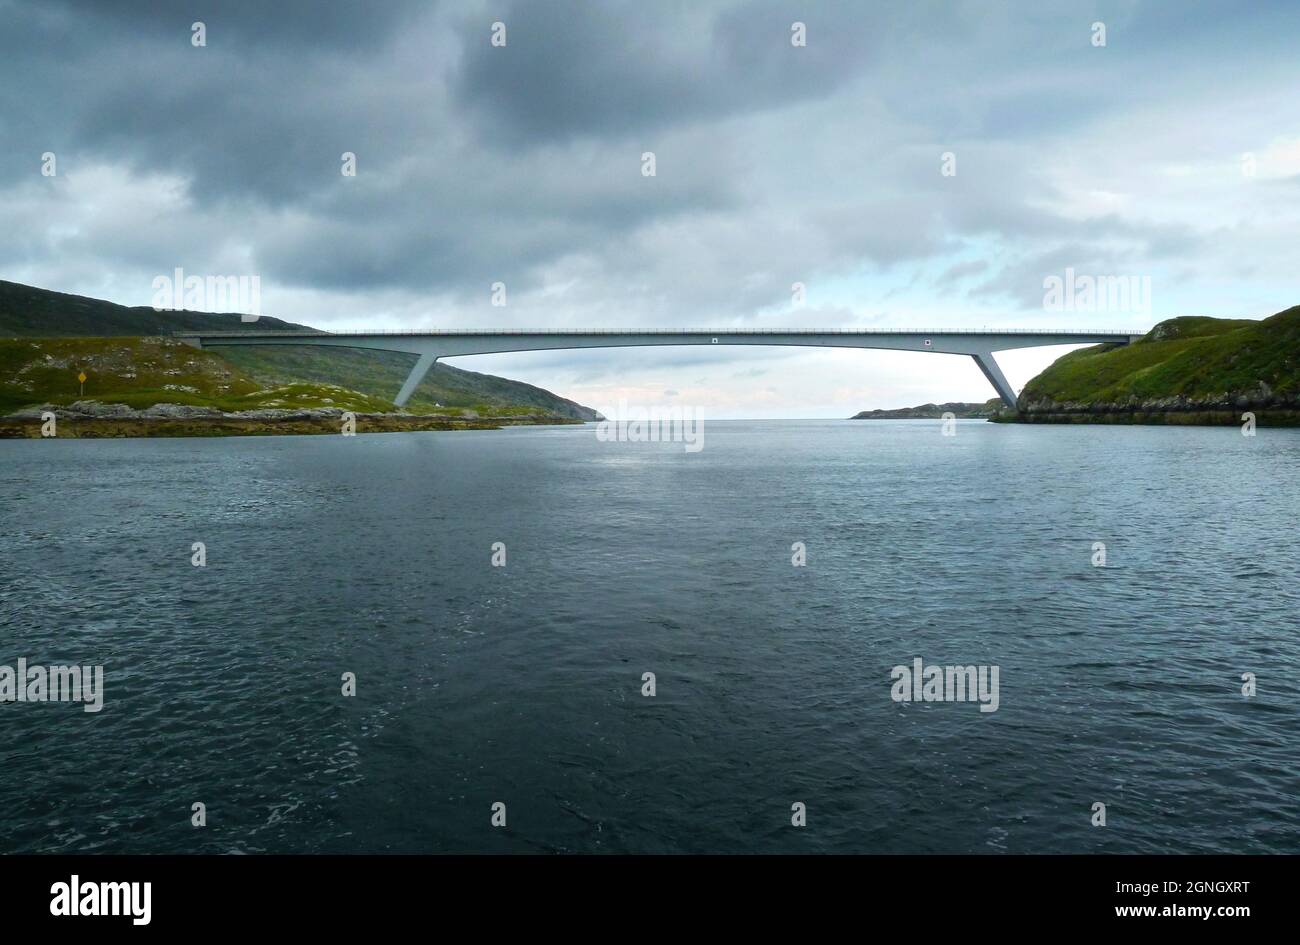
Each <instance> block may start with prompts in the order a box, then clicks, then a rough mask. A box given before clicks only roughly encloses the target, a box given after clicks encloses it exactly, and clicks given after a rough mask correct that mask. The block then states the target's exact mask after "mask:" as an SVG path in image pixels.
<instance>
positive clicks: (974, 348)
mask: <svg viewBox="0 0 1300 945" xmlns="http://www.w3.org/2000/svg"><path fill="white" fill-rule="evenodd" d="M176 334H177V336H178V337H180V338H181V339H182V340H184V341H186V342H188V343H189V344H192V345H195V346H196V347H199V348H212V347H218V346H230V345H329V346H334V347H343V348H370V349H374V350H379V351H404V352H408V353H410V354H414V355H417V360H416V362H415V366H414V367H413V368H412V369H411V373H410V376H408V377H407V379H406V383H404V384H403V385H402V389H401V391H399V392H398V394H397V398H396V400H395V401H394V403H396V404H397V405H398V406H399V407H401V406H404V405H405V404H406V402H407V401H408V400H410V399H411V395H412V394H413V393H415V388H416V387H417V386H418V385H419V383H420V381H422V380H423V379H424V375H425V374H427V373H428V371H429V368H431V367H433V365H434V363H435V362H436V361H437V360H438V359H439V358H458V357H462V356H464V355H470V354H502V353H505V352H510V351H553V350H557V349H564V348H627V347H649V346H659V345H785V346H797V347H814V348H880V349H887V350H895V351H925V352H930V353H933V354H964V355H968V356H969V357H971V358H974V360H975V363H976V364H978V365H979V368H980V370H981V371H983V372H984V376H985V377H987V378H988V380H989V383H990V384H992V385H993V387H994V389H995V390H996V391H997V392H998V393H999V394H1000V395H1001V396H1002V399H1003V400H1004V401H1005V402H1006V403H1007V404H1008V405H1009V406H1011V407H1014V406H1015V405H1016V393H1015V391H1014V390H1013V389H1012V387H1011V385H1010V384H1009V383H1008V382H1007V379H1006V377H1005V376H1004V375H1003V374H1002V369H1001V368H999V367H998V363H997V361H996V360H994V358H993V353H994V352H995V351H1007V350H1010V349H1013V348H1037V347H1044V346H1047V345H1095V344H1129V343H1130V342H1132V341H1136V340H1137V339H1138V338H1140V337H1141V336H1142V334H1143V333H1142V332H1139V331H1098V330H1082V331H1070V330H1059V329H1058V330H1042V329H1005V330H983V331H949V330H935V331H919V330H916V329H906V330H901V331H887V330H883V329H881V330H878V329H868V330H847V329H846V330H834V329H832V330H829V331H817V330H811V329H799V330H767V329H748V330H746V329H739V330H738V329H730V330H728V329H719V330H716V331H699V330H692V331H479V330H469V329H466V330H454V329H453V330H443V331H334V332H321V331H215V332H188V331H187V332H177V333H176Z"/></svg>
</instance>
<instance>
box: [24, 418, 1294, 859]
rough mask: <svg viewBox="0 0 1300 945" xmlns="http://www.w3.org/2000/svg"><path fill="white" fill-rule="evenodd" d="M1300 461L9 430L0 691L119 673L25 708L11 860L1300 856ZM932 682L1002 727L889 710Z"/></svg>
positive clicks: (894, 430) (1032, 434)
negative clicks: (952, 671) (74, 669)
mask: <svg viewBox="0 0 1300 945" xmlns="http://www.w3.org/2000/svg"><path fill="white" fill-rule="evenodd" d="M1298 466H1300V431H1282V430H1267V429H1262V430H1260V431H1259V435H1258V436H1257V437H1255V438H1254V439H1249V438H1246V437H1243V436H1241V435H1240V433H1239V431H1238V430H1237V429H1235V428H1230V429H1205V428H1188V429H1176V428H1158V427H1154V428H1137V427H1134V428H1125V427H1114V428H1106V427H1008V426H998V425H994V424H987V423H978V422H970V423H961V424H960V425H959V428H958V435H957V436H955V437H943V436H941V435H940V432H939V424H938V423H937V422H934V421H931V422H925V421H917V422H902V421H900V422H867V421H859V422H850V421H827V422H821V421H808V422H767V423H741V422H736V423H722V422H719V423H711V424H709V425H708V426H707V428H706V436H705V448H704V450H703V451H702V452H699V453H686V452H685V451H684V450H683V449H682V446H681V445H680V444H627V443H601V442H598V441H597V439H596V436H595V432H594V429H593V427H591V426H586V427H556V428H520V429H510V430H502V431H486V432H454V433H408V434H386V435H374V436H358V437H351V438H345V437H330V436H318V437H300V438H291V437H284V438H281V437H274V438H238V439H201V440H154V441H149V440H113V441H74V440H64V441H59V440H48V441H0V525H2V526H3V527H2V529H0V664H8V665H14V664H15V663H16V660H17V659H18V658H19V657H26V658H27V659H28V661H29V662H31V663H40V664H47V665H48V664H59V663H67V662H76V663H80V664H95V663H100V664H103V665H104V667H105V673H106V690H107V691H106V700H105V707H104V709H103V711H102V712H100V713H98V714H90V713H85V712H83V711H82V710H81V709H80V708H79V707H77V706H74V705H68V704H30V703H21V704H19V703H0V721H2V723H3V733H4V738H3V740H2V741H0V811H2V812H3V815H2V816H0V850H2V851H104V852H109V851H112V852H152V851H159V852H172V851H205V852H228V851H245V852H256V851H364V852H383V851H400V852H423V851H428V852H435V851H484V852H495V851H649V852H662V851H745V850H755V851H835V852H852V851H863V852H931V851H957V852H989V853H992V852H1028V851H1044V852H1064V851H1109V852H1179V851H1188V852H1201V851H1287V852H1300V811H1298V807H1297V800H1296V791H1297V787H1298V786H1300V710H1298V709H1297V705H1298V701H1297V700H1298V699H1300V685H1298V684H1297V679H1298V678H1300V629H1298V624H1300V608H1298V607H1297V603H1298V601H1297V597H1298V596H1300V595H1297V591H1296V587H1297V575H1298V574H1300V534H1298V533H1297V527H1296V519H1297V510H1298V509H1300V485H1298V484H1297V483H1298V480H1297V476H1296V469H1297V467H1298ZM196 541H201V542H204V543H205V544H206V546H207V567H206V568H196V567H194V566H192V565H191V563H190V559H191V545H192V543H193V542H196ZM498 541H499V542H504V543H505V546H506V555H507V558H506V560H507V564H506V566H505V567H504V568H496V567H492V566H491V564H490V558H491V553H492V552H491V546H492V544H493V543H494V542H498ZM796 541H802V542H804V543H805V544H806V546H807V556H808V557H807V566H806V567H803V568H796V567H792V566H791V562H790V559H791V544H792V543H793V542H796ZM1097 541H1102V542H1105V544H1106V546H1107V559H1108V560H1107V565H1108V566H1107V567H1105V568H1095V567H1093V566H1092V564H1091V559H1092V557H1093V543H1094V542H1097ZM918 656H919V657H921V658H923V659H924V660H925V661H926V662H927V663H941V664H948V663H961V664H991V665H997V666H998V667H1000V706H999V708H998V710H997V711H996V712H993V713H984V714H982V713H980V712H979V711H978V710H977V707H976V706H975V705H973V704H958V703H932V704H900V703H895V702H894V701H892V700H891V698H890V688H891V680H890V670H891V668H892V667H893V666H894V665H896V664H910V662H911V661H912V659H913V658H914V657H918ZM345 672H352V673H355V674H356V677H357V695H356V697H355V698H345V697H343V696H342V695H341V693H340V686H341V681H340V680H341V676H342V674H343V673H345ZM644 672H653V673H655V674H656V683H657V695H656V696H655V697H654V698H645V697H643V696H642V695H641V686H642V673H644ZM1245 672H1252V673H1255V674H1257V676H1258V686H1259V693H1258V695H1257V696H1255V697H1254V698H1250V699H1248V698H1245V697H1243V696H1242V694H1241V685H1242V683H1241V675H1242V673H1245ZM196 801H202V802H203V803H205V804H206V805H207V810H208V826H207V827H206V828H203V829H197V828H194V827H192V826H191V825H190V816H191V805H192V804H193V803H194V802H196ZM495 801H503V802H505V803H506V805H507V823H508V825H507V827H506V828H504V829H498V828H493V827H492V826H491V825H490V823H489V818H490V813H491V812H490V806H491V805H492V804H493V802H495ZM1099 801H1100V802H1103V803H1105V804H1106V805H1107V815H1108V826H1107V827H1106V828H1104V829H1102V828H1094V827H1092V826H1091V825H1090V822H1089V821H1090V817H1091V807H1092V805H1093V804H1094V803H1095V802H1099ZM795 802H803V803H805V804H806V805H807V810H808V815H807V817H808V826H807V827H806V828H803V829H798V828H795V827H792V826H791V825H790V817H791V813H790V812H791V804H793V803H795Z"/></svg>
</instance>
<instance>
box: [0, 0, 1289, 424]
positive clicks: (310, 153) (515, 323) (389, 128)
mask: <svg viewBox="0 0 1300 945" xmlns="http://www.w3.org/2000/svg"><path fill="white" fill-rule="evenodd" d="M196 21H201V22H202V23H203V24H204V26H205V28H206V46H202V47H197V46H195V45H194V44H193V41H192V35H193V33H192V24H194V23H195V22H196ZM496 22H501V23H504V25H505V45H504V46H494V45H493V44H492V42H491V39H492V35H493V24H494V23H496ZM795 22H801V23H803V24H805V26H806V33H805V35H806V45H804V46H797V45H794V44H793V43H792V37H793V36H794V34H793V33H792V28H791V27H792V24H793V23H795ZM1098 22H1100V23H1104V24H1105V45H1098V44H1097V38H1098V31H1097V30H1096V28H1095V27H1094V23H1098ZM1297 37H1300V3H1294V2H1278V3H1266V2H1254V3H1244V2H1242V0H1224V2H1204V3H1197V2H1171V0H1163V2H1136V0H1125V2H1119V0H1115V2H1109V0H1108V2H1096V3H1090V2H1074V3H1068V4H1067V3H1062V4H1055V3H1050V2H1047V3H1045V2H1038V0H1034V2H1029V0H1026V2H1023V3H1008V4H999V3H996V2H991V0H982V2H970V3H966V2H960V0H936V2H925V0H909V2H898V0H888V2H867V0H861V2H837V0H806V2H796V0H754V2H751V0H735V2H722V0H720V2H716V3H708V2H699V0H692V2H668V0H655V2H652V0H635V2H627V3H623V2H614V0H602V2H592V3H587V4H583V3H551V2H543V0H520V2H509V0H493V2H491V3H477V2H455V3H451V2H446V3H428V2H421V3H417V2H405V0H374V2H369V3H352V2H346V3H345V2H317V0H275V2H271V0H208V2H199V0H195V2H181V0H171V2H169V0H39V2H32V3H26V2H16V0H0V222H2V223H3V226H2V227H0V277H2V278H6V279H11V280H14V281H18V282H25V283H30V284H34V285H38V286H43V287H47V288H51V289H57V290H60V291H65V292H74V293H79V294H84V295H90V296H96V297H100V298H106V299H110V300H112V301H115V302H121V303H124V304H130V305H147V304H150V303H151V301H152V299H153V295H154V289H153V280H154V278H155V277H156V276H158V275H160V274H170V273H171V272H172V271H173V270H174V269H175V268H177V267H182V268H184V270H185V271H186V273H191V274H200V275H216V274H219V275H241V274H247V275H256V276H258V277H259V278H260V280H261V306H262V311H263V312H264V313H265V314H268V315H276V316H279V317H283V318H287V319H290V320H294V321H301V322H306V323H309V324H312V325H315V326H318V327H322V328H360V327H374V328H420V327H460V328H473V327H483V328H496V327H507V328H632V327H646V326H651V327H656V328H679V327H696V328H709V327H728V326H734V327H742V326H752V327H800V328H854V327H860V328H868V327H916V328H930V327H954V328H958V327H1038V326H1043V327H1064V328H1112V327H1117V328H1129V327H1138V328H1146V327H1149V326H1150V325H1151V324H1153V323H1155V322H1156V321H1159V320H1161V319H1164V318H1169V317H1172V316H1175V315H1193V314H1196V315H1217V316H1233V317H1255V318H1258V317H1264V316H1267V315H1269V314H1272V313H1273V312H1276V311H1279V310H1281V309H1283V308H1287V307H1289V306H1291V305H1294V304H1297V303H1300V287H1298V286H1297V273H1298V272H1300V265H1297V256H1298V254H1300V250H1298V248H1297V236H1298V235H1300V199H1298V198H1300V55H1297V53H1296V49H1297V45H1296V44H1297ZM47 152H48V153H52V154H54V155H55V158H56V173H55V174H54V176H46V174H43V173H42V170H43V166H44V164H43V155H44V154H46V153H47ZM344 152H353V153H355V155H356V176H355V177H348V176H344V174H343V173H341V167H342V158H341V155H342V154H343V153H344ZM645 152H653V153H654V155H655V174H654V176H652V177H650V176H645V174H644V173H643V162H642V155H643V153H645ZM945 153H949V154H950V155H951V156H952V157H951V158H950V160H949V162H948V165H947V169H948V170H950V171H951V170H952V169H953V167H955V174H945V173H944V170H945V165H944V155H945ZM1067 267H1070V268H1073V269H1074V270H1075V271H1076V273H1078V274H1090V275H1104V276H1132V277H1135V278H1138V279H1141V278H1144V277H1145V278H1149V280H1150V306H1149V308H1146V309H1142V308H1139V307H1137V306H1136V305H1134V306H1132V307H1131V308H1130V310H1129V311H1123V312H1107V311H1053V310H1050V309H1048V308H1045V306H1044V280H1045V279H1047V278H1049V277H1051V276H1053V275H1057V276H1062V277H1063V276H1064V274H1065V271H1066V269H1067ZM494 282H502V283H504V284H505V286H506V302H507V304H506V305H505V306H504V307H494V306H493V305H492V297H491V296H492V284H493V283H494ZM795 283H803V284H804V285H805V286H806V297H805V298H804V300H803V301H802V302H799V301H797V300H795V299H794V298H793V292H792V286H793V285H794V284H795ZM1060 353H1061V349H1039V350H1037V351H1028V352H1009V353H1006V354H1003V355H1001V356H1000V361H1001V363H1002V364H1003V366H1004V369H1005V370H1006V373H1007V374H1008V376H1009V377H1010V379H1011V381H1012V383H1013V384H1014V385H1015V386H1017V387H1019V386H1021V385H1022V384H1023V383H1024V382H1025V381H1026V380H1028V379H1029V377H1031V376H1033V374H1035V373H1037V371H1038V370H1040V369H1041V368H1042V367H1043V366H1045V365H1046V364H1047V363H1050V361H1051V360H1052V359H1053V358H1054V357H1055V356H1057V355H1059V354H1060ZM451 363H453V364H456V365H458V366H460V367H465V368H469V369H471V370H479V371H486V372H489V373H496V374H502V375H505V376H507V377H514V378H518V379H521V380H526V381H529V382H531V383H535V384H539V385H541V386H543V387H546V388H548V389H551V390H554V391H556V392H557V393H561V394H563V395H565V396H569V397H572V398H574V399H576V400H578V401H580V402H582V403H586V404H589V405H592V406H595V407H597V408H599V409H603V410H605V411H606V412H607V413H608V412H611V411H612V409H613V408H615V407H616V405H617V404H618V402H619V401H620V400H626V401H627V402H629V403H631V404H637V405H651V404H668V403H680V404H684V405H691V406H697V407H700V408H702V409H703V410H704V411H705V412H706V415H708V416H717V417H723V416H728V417H757V416H768V417H812V416H845V415H847V414H849V413H852V412H854V411H857V410H860V409H864V408H869V407H891V406H902V405H911V404H917V403H923V402H926V401H945V400H981V401H982V400H985V399H987V398H988V397H990V396H992V395H993V391H992V390H991V388H990V387H989V386H988V384H987V382H986V381H985V380H984V378H983V376H982V375H981V374H980V372H979V371H978V369H977V368H976V367H975V365H974V364H973V363H972V362H971V361H970V359H969V358H959V357H948V356H940V355H925V354H909V353H902V352H870V351H801V350H799V349H785V348H757V349H755V348H712V347H710V348H707V349H693V348H664V349H625V350H614V351H608V350H607V351H581V352H544V353H535V354H517V355H509V356H506V355H499V356H484V357H479V358H464V359H459V360H456V361H452V362H451Z"/></svg>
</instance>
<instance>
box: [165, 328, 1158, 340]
mask: <svg viewBox="0 0 1300 945" xmlns="http://www.w3.org/2000/svg"><path fill="white" fill-rule="evenodd" d="M172 334H173V335H175V336H178V337H185V338H190V337H194V336H196V335H200V336H202V337H204V338H313V337H319V336H321V335H326V336H332V337H336V338H352V337H358V336H370V335H384V336H390V335H391V336H403V335H406V336H417V335H418V336H429V335H452V336H454V335H520V336H522V335H546V336H548V337H555V336H565V335H573V336H580V337H587V336H589V335H600V336H637V335H665V336H667V335H700V336H702V337H703V336H716V337H722V336H735V335H923V336H932V335H997V336H999V337H1000V336H1004V335H1071V336H1077V335H1086V336H1088V337H1092V336H1114V335H1123V336H1126V337H1131V336H1134V335H1145V334H1146V329H1127V328H1115V329H1104V328H1080V329H1069V328H972V329H955V328H683V329H680V330H674V329H665V328H646V329H640V330H636V329H618V330H597V331H582V330H578V329H560V330H554V331H547V330H544V329H542V330H538V329H533V330H528V329H500V328H498V329H480V328H430V329H424V330H421V329H392V328H387V329H373V330H359V331H320V330H315V329H301V330H290V331H286V330H270V331H173V332H172Z"/></svg>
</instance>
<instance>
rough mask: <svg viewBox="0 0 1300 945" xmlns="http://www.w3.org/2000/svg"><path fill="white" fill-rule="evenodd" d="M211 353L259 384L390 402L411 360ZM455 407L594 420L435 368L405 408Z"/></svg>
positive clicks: (394, 354) (338, 352) (495, 380)
mask: <svg viewBox="0 0 1300 945" xmlns="http://www.w3.org/2000/svg"><path fill="white" fill-rule="evenodd" d="M212 350H213V351H214V353H216V354H219V355H220V356H221V357H223V358H225V359H226V360H228V361H229V362H230V363H231V364H233V365H235V366H237V367H239V368H240V369H241V370H242V371H243V372H244V373H245V374H247V375H248V376H249V377H252V378H255V379H257V380H258V381H261V382H262V383H264V384H273V385H275V384H285V383H289V382H290V381H309V382H315V383H331V384H338V385H340V386H342V387H348V388H351V389H353V390H358V391H363V392H365V393H367V394H370V395H372V396H375V397H387V398H392V397H396V396H397V392H398V391H399V390H401V388H402V382H403V381H405V380H406V376H407V375H408V374H409V373H410V372H411V367H412V366H413V365H414V364H415V361H416V356H415V355H413V354H404V353H402V352H400V351H367V350H364V349H362V348H322V347H314V346H311V345H303V346H297V345H283V346H281V345H276V346H274V347H272V346H269V345H268V346H267V347H264V348H244V347H239V348H233V347H232V348H214V349H212ZM438 405H441V406H442V407H459V408H463V409H471V410H476V411H478V412H483V411H484V410H485V409H487V408H491V407H496V408H499V407H501V406H503V405H508V406H510V407H511V408H512V409H514V410H515V412H520V413H525V412H530V411H543V412H545V413H548V414H551V415H553V416H558V417H569V418H570V419H574V420H595V419H598V416H597V414H596V412H595V411H594V410H592V409H591V408H590V407H584V406H582V405H581V404H577V403H574V402H573V401H571V400H567V399H565V398H563V397H559V396H557V395H555V394H552V393H551V392H550V391H548V390H543V389H542V388H540V387H534V386H533V385H531V384H524V383H522V382H521V381H510V380H506V379H505V378H502V377H493V376H492V375H491V374H479V373H477V372H475V371H463V370H461V369H459V368H455V367H452V366H451V365H449V364H435V365H434V366H433V368H432V369H430V371H429V373H428V374H426V375H425V376H424V380H423V381H422V382H421V383H420V386H419V387H417V388H416V389H415V393H414V394H412V395H411V400H410V401H409V402H408V403H407V405H406V409H407V410H410V411H414V412H418V411H421V410H433V409H437V407H438Z"/></svg>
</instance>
